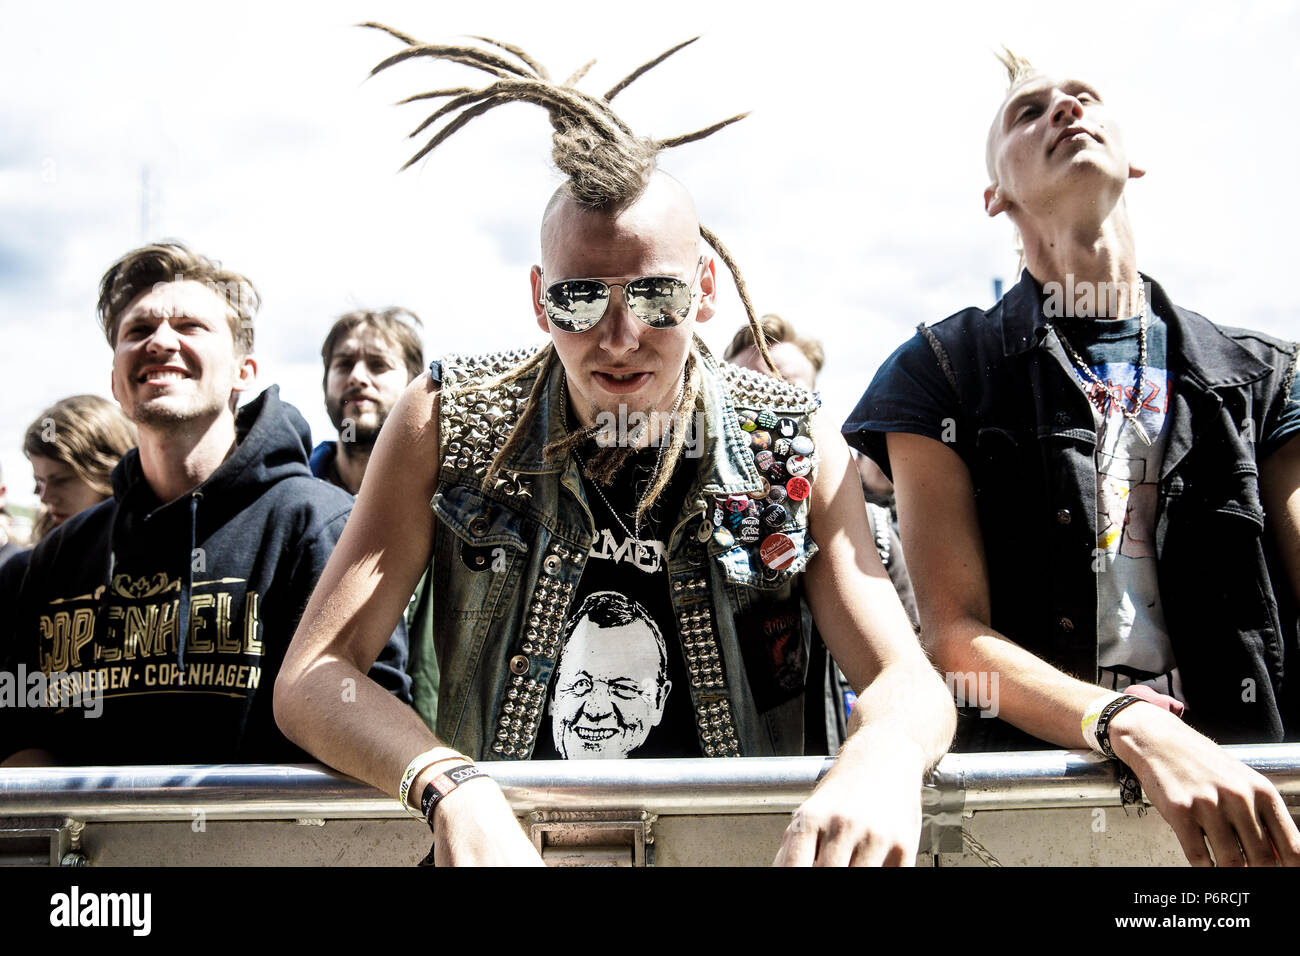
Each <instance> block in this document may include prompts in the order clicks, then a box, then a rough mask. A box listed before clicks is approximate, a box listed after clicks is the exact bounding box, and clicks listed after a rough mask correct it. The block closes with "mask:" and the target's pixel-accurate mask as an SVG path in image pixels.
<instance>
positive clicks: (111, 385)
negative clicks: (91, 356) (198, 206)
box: [108, 368, 122, 406]
mask: <svg viewBox="0 0 1300 956" xmlns="http://www.w3.org/2000/svg"><path fill="white" fill-rule="evenodd" d="M108 391H109V393H110V394H111V395H112V396H113V401H115V402H117V404H118V405H119V406H121V404H122V396H121V395H118V394H117V370H116V369H114V368H110V369H109V370H108Z"/></svg>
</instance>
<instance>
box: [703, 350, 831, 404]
mask: <svg viewBox="0 0 1300 956" xmlns="http://www.w3.org/2000/svg"><path fill="white" fill-rule="evenodd" d="M718 372H719V374H720V376H721V378H722V381H723V384H724V385H725V386H726V388H727V392H728V393H729V394H730V396H731V401H732V404H733V405H735V406H736V407H737V408H755V409H761V408H771V409H772V410H774V411H790V412H805V413H807V412H813V411H816V410H817V409H818V408H819V407H821V403H822V402H821V399H820V398H819V397H818V395H817V393H816V392H810V391H808V389H806V388H804V387H803V386H802V385H796V384H794V383H793V382H785V381H781V380H779V379H775V378H773V377H772V376H770V375H764V374H763V373H762V372H755V371H753V370H752V369H747V368H741V367H740V366H739V365H732V364H731V363H730V362H719V363H718Z"/></svg>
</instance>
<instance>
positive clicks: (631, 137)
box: [361, 22, 781, 517]
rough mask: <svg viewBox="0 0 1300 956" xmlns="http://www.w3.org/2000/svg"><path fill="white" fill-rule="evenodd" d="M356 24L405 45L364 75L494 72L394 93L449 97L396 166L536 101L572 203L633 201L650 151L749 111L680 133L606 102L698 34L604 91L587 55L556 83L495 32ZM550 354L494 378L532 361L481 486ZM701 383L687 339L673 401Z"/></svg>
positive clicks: (738, 281)
mask: <svg viewBox="0 0 1300 956" xmlns="http://www.w3.org/2000/svg"><path fill="white" fill-rule="evenodd" d="M361 26H363V27H369V28H371V29H375V30H382V31H383V32H385V33H387V34H389V35H390V36H392V37H394V38H396V39H397V40H399V41H401V42H402V43H403V44H405V48H404V49H402V50H400V51H398V52H397V53H395V54H393V55H392V56H390V57H388V58H387V59H385V60H383V61H382V62H381V63H379V64H378V65H377V66H376V67H375V68H374V69H373V70H371V71H370V75H371V76H374V75H375V74H377V73H380V72H381V71H383V70H386V69H388V68H389V67H391V66H394V65H396V64H398V63H401V62H404V61H406V60H409V59H412V58H415V57H431V58H434V59H441V60H450V61H452V62H454V63H460V64H463V65H465V66H469V67H473V68H474V69H477V70H480V71H482V72H484V73H488V74H490V75H491V76H492V77H493V80H492V81H491V82H489V83H488V84H486V85H484V86H481V87H469V86H459V87H448V88H444V89H437V90H429V91H427V92H424V93H417V94H415V95H414V96H408V97H406V98H405V99H403V100H401V101H399V102H400V103H411V102H416V101H421V100H437V99H445V100H446V102H445V103H443V104H442V105H441V106H440V107H438V108H437V109H436V110H434V111H433V112H432V113H430V114H429V115H428V116H427V117H426V118H425V120H424V121H423V122H422V123H420V125H419V126H417V127H416V128H415V129H414V130H413V131H412V132H411V134H410V135H411V136H412V137H415V136H418V135H420V134H421V133H424V132H425V131H426V130H430V129H431V128H436V131H434V132H432V133H431V134H430V135H429V138H428V141H427V142H425V144H424V145H423V146H421V147H420V149H419V150H417V151H416V153H415V154H414V155H413V156H412V157H411V158H410V159H408V160H407V161H406V163H405V164H404V165H403V166H402V168H403V169H406V168H407V167H408V166H410V165H412V164H413V163H415V162H418V161H419V160H420V159H422V158H423V157H424V156H426V155H427V154H428V153H429V152H431V151H432V150H434V149H436V148H437V147H438V146H439V145H440V144H441V143H443V142H444V141H446V139H447V138H448V137H449V136H451V135H452V134H453V133H455V132H456V131H457V130H459V129H461V128H462V127H464V126H465V125H466V124H467V123H469V122H470V121H471V120H472V119H474V118H475V117H478V116H482V115H483V114H484V113H486V112H488V111H489V110H491V109H493V108H494V107H497V106H502V105H504V104H506V103H516V102H524V103H534V104H536V105H538V106H540V107H542V108H543V109H545V110H546V111H547V114H548V115H549V117H550V121H551V126H552V128H553V130H554V132H553V134H552V151H551V157H552V159H553V160H554V162H555V165H556V167H557V168H558V169H559V170H560V172H562V173H564V175H565V176H566V177H567V179H566V181H565V185H564V188H565V189H566V191H567V192H568V194H569V196H570V197H571V198H572V199H574V200H575V201H576V202H578V203H579V204H581V205H583V206H586V207H589V208H592V209H597V210H617V209H620V208H623V207H626V206H628V205H630V204H631V203H633V202H635V201H636V200H637V199H638V198H639V197H640V196H641V194H642V193H643V192H644V191H645V189H646V186H647V185H648V184H649V182H650V178H651V176H652V175H653V174H654V172H655V168H656V157H657V155H658V154H659V152H660V151H661V150H664V149H670V148H672V147H674V146H680V145H682V144H684V143H690V142H694V141H695V140H699V139H703V138H704V137H706V136H710V135H712V134H713V133H716V132H717V131H718V130H720V129H723V128H725V127H727V126H730V125H731V124H732V123H735V122H738V121H739V120H742V119H744V118H745V117H746V116H747V115H748V113H740V114H738V115H736V116H732V117H729V118H728V119H724V120H722V121H720V122H717V123H714V124H713V125H711V126H706V127H704V128H703V129H698V130H695V131H694V132H691V133H685V134H682V135H680V136H673V137H670V138H667V139H648V138H644V137H638V136H636V135H635V134H634V133H633V132H632V130H631V129H630V128H629V127H628V126H627V124H625V123H624V122H623V121H622V120H621V119H620V118H619V117H618V115H617V114H616V113H615V112H614V111H613V109H612V108H611V106H610V101H611V100H613V99H614V97H615V96H617V95H618V94H619V93H620V92H622V91H623V90H624V89H626V88H627V86H628V85H629V84H631V83H632V82H633V81H634V80H636V79H637V78H638V77H640V76H641V75H642V74H644V73H646V72H647V71H649V70H651V69H653V68H654V67H656V66H658V65H659V64H660V63H662V62H663V61H664V60H666V59H668V57H670V56H672V55H673V54H674V53H676V52H678V51H679V50H681V49H683V48H684V47H687V46H689V45H690V44H692V43H694V42H695V41H696V40H698V39H699V37H692V38H691V39H689V40H686V41H684V42H682V43H679V44H677V45H676V46H673V47H671V48H669V49H668V50H665V51H664V52H663V53H661V54H659V55H658V56H657V57H655V58H654V59H652V60H650V61H648V62H646V63H643V64H642V65H641V66H639V67H637V68H636V69H635V70H633V71H632V72H631V73H629V74H628V75H627V76H626V77H624V78H623V79H622V80H620V81H619V82H618V83H616V84H614V86H612V87H611V88H610V89H609V90H608V91H606V93H605V94H604V95H603V96H592V95H590V94H587V93H584V92H582V91H580V90H578V89H576V86H575V85H576V83H577V82H578V80H580V79H581V78H582V77H583V76H585V75H586V73H587V71H588V70H589V69H590V68H591V66H592V64H593V63H595V61H594V60H592V61H590V62H588V63H586V64H585V65H584V66H582V67H581V68H580V69H578V70H577V71H576V72H575V73H574V74H572V75H571V76H570V77H569V78H568V79H566V80H565V81H564V82H563V83H557V82H555V81H553V80H552V79H551V77H550V73H549V72H548V71H547V70H546V68H545V67H543V66H542V65H541V64H540V63H539V62H537V61H536V60H534V59H533V58H532V57H530V56H529V55H528V54H527V53H525V52H524V51H523V50H522V49H520V48H519V47H517V46H513V45H511V44H508V43H503V42H501V41H499V40H493V39H490V38H488V37H472V39H474V40H478V41H479V42H480V43H483V44H486V45H487V46H489V47H492V48H494V49H481V48H479V47H476V46H473V45H444V44H429V43H421V42H420V41H418V40H416V39H415V38H414V37H411V36H409V35H407V34H405V33H402V32H401V31H398V30H394V29H393V28H391V27H388V26H385V25H383V24H381V23H373V22H371V23H363V24H361ZM496 51H502V52H496ZM503 54H504V55H503ZM439 124H441V125H439ZM700 235H701V237H702V238H703V239H704V241H705V242H706V243H708V244H709V246H711V247H712V248H713V250H714V251H715V252H716V253H717V254H718V257H719V258H720V259H721V260H722V261H723V263H724V264H725V265H726V266H727V269H728V270H729V271H730V272H731V276H732V279H733V281H734V282H735V285H736V291H737V292H738V293H739V295H740V301H741V303H742V304H743V305H744V307H745V315H746V318H747V319H748V322H749V328H750V332H751V334H752V335H753V338H754V346H755V348H756V349H757V350H758V353H759V354H760V355H761V356H762V357H763V361H764V363H765V364H766V365H767V367H768V368H769V369H771V371H772V373H773V374H774V375H775V376H776V377H777V378H780V377H781V375H780V372H779V371H777V368H776V365H775V363H774V362H773V360H772V356H771V354H770V352H769V351H768V347H767V340H766V337H765V336H764V335H763V330H762V327H761V326H760V325H759V322H758V317H757V315H756V314H755V311H754V306H753V304H752V302H751V301H750V298H749V292H748V290H747V289H746V287H745V280H744V278H743V277H742V276H741V273H740V269H739V267H738V266H737V265H736V262H735V260H734V259H733V258H732V256H731V254H730V253H729V252H728V251H727V249H726V247H725V246H724V245H723V244H722V242H721V241H720V240H719V239H718V237H717V236H716V235H714V234H713V232H712V231H710V230H709V229H707V228H705V227H704V226H703V225H701V226H700ZM697 341H698V340H697ZM557 361H558V357H557V356H556V354H555V348H554V346H553V345H547V346H546V347H545V348H544V349H542V350H541V351H539V352H538V353H537V354H536V355H534V356H533V357H532V358H530V359H529V360H528V361H527V362H524V363H523V364H521V365H519V366H517V367H515V368H513V369H510V370H509V371H507V372H506V373H504V374H503V375H502V376H501V377H500V378H499V379H498V382H499V383H505V382H509V381H514V380H517V379H519V378H521V377H523V376H524V375H526V374H528V373H530V372H532V371H534V370H536V371H537V379H536V381H535V383H534V386H533V393H532V394H531V395H530V396H529V400H528V402H527V403H526V405H525V406H524V410H523V413H522V415H521V416H520V420H519V422H518V423H517V424H516V425H515V427H514V428H513V429H512V430H511V433H510V437H509V439H508V440H507V442H506V444H505V446H503V447H502V448H501V450H500V451H499V452H498V453H497V454H496V455H495V456H494V460H493V462H492V465H491V466H490V467H489V469H488V471H487V475H486V476H485V478H484V483H485V486H486V485H487V484H488V483H490V482H491V481H492V479H494V478H495V477H496V476H497V473H498V472H499V471H500V468H501V463H502V462H504V461H506V460H507V459H508V458H509V456H510V453H511V452H512V451H513V450H514V449H515V447H516V446H517V444H518V443H519V442H520V441H521V440H522V439H523V436H524V435H525V434H526V433H527V432H528V431H529V426H530V424H531V422H532V421H533V418H534V416H535V415H537V414H538V402H537V401H536V399H537V398H538V397H539V396H540V389H542V388H543V387H544V386H545V383H546V381H547V380H548V379H549V377H550V375H551V374H552V372H553V370H554V363H555V362H557ZM699 389H700V373H699V352H698V347H697V345H696V344H695V343H692V346H691V351H690V354H689V356H688V358H687V362H686V365H685V368H684V369H683V384H682V392H681V395H680V397H679V399H678V406H677V409H676V411H678V412H680V411H685V410H693V409H694V408H695V405H696V402H697V401H698V398H699ZM688 417H689V416H686V415H680V414H675V415H672V416H671V419H672V426H671V438H670V444H669V447H668V449H667V453H666V454H665V455H664V456H663V465H662V466H661V467H660V468H659V469H658V473H657V474H656V475H655V476H654V479H653V482H652V485H651V488H650V490H649V492H648V493H647V494H646V495H645V496H644V497H643V499H642V501H641V503H640V506H639V508H638V517H639V516H640V515H641V514H643V513H644V511H645V510H648V509H649V508H650V506H651V505H653V503H654V501H655V499H656V498H657V497H658V495H659V493H660V492H662V490H663V489H664V488H665V487H667V485H668V482H669V480H670V478H671V475H672V471H673V468H674V467H675V465H676V462H677V458H678V456H679V455H680V453H681V450H682V448H683V446H684V443H685V427H684V426H683V425H682V424H681V423H682V422H683V421H684V420H685V419H686V418H688ZM597 431H598V429H597V428H596V426H592V427H590V428H586V429H582V430H579V431H576V432H574V433H572V434H569V435H568V436H566V437H565V438H564V439H562V440H561V441H558V442H554V443H552V444H551V445H549V446H547V448H546V449H545V450H544V451H545V453H546V454H547V455H548V456H549V457H554V456H556V455H559V454H562V453H564V452H566V451H568V450H569V449H571V448H573V447H574V446H576V445H578V444H580V443H581V442H583V441H586V440H587V439H589V438H591V437H593V435H595V434H596V432H597ZM615 452H616V450H615V449H602V452H601V453H599V454H597V455H596V456H594V457H593V459H592V460H591V461H590V462H588V463H587V465H586V472H587V474H588V477H591V478H593V479H594V480H599V481H602V482H603V483H606V484H608V483H609V482H610V481H612V479H613V476H614V474H615V473H616V472H617V470H618V467H619V465H620V464H621V463H622V461H624V460H625V459H626V454H622V455H619V454H617V453H615Z"/></svg>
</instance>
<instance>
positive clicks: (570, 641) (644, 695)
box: [533, 443, 700, 760]
mask: <svg viewBox="0 0 1300 956" xmlns="http://www.w3.org/2000/svg"><path fill="white" fill-rule="evenodd" d="M594 451H595V445H594V443H588V446H587V447H586V448H585V450H583V451H579V458H580V460H582V461H587V460H589V456H590V455H591V454H592V453H593V452H594ZM658 455H659V450H658V449H657V448H647V449H643V450H641V451H638V452H635V453H634V454H633V455H632V456H631V459H630V460H629V461H628V462H627V463H626V464H625V465H624V466H623V467H622V468H621V469H620V470H619V472H618V475H617V476H616V477H615V479H614V482H613V483H612V484H611V485H610V486H609V487H605V486H603V485H597V484H596V483H595V482H593V481H591V480H590V479H588V478H586V477H585V476H584V477H583V479H582V480H583V487H584V490H585V492H586V495H587V503H588V505H589V506H590V508H591V513H592V517H593V518H594V519H595V522H596V540H595V543H594V544H593V545H592V547H591V550H590V552H589V554H588V557H587V564H586V567H585V568H584V569H583V572H582V578H581V580H580V581H579V583H578V589H577V592H576V593H575V595H574V598H573V603H572V604H571V605H570V607H569V615H570V617H569V620H568V621H567V622H566V626H565V630H564V643H563V644H562V646H561V648H560V653H559V657H558V659H557V661H556V670H555V674H554V675H553V676H552V677H551V684H550V692H549V696H548V699H547V705H546V712H545V713H544V715H543V717H542V723H541V727H540V729H539V731H538V735H537V746H536V748H535V750H534V752H533V757H534V759H540V760H555V759H562V760H582V759H610V758H616V757H698V756H699V755H700V745H699V738H698V735H697V734H696V730H695V721H694V716H693V713H692V709H691V700H690V685H689V683H688V680H687V676H686V667H685V664H684V662H683V659H682V651H681V646H680V643H679V641H678V639H677V628H676V626H675V623H674V621H673V609H672V602H671V601H670V599H669V579H668V544H669V542H670V539H671V537H672V531H673V523H674V522H675V521H676V520H677V518H678V516H679V515H680V514H681V510H682V503H683V501H684V499H685V497H686V493H687V492H688V491H689V490H690V484H691V478H692V476H693V472H694V469H693V467H692V465H693V462H692V461H691V460H690V459H687V458H684V459H682V460H681V461H680V462H679V463H678V466H677V469H676V472H675V474H674V476H673V479H672V481H671V482H670V484H669V485H668V487H667V488H666V489H665V490H664V492H663V494H661V495H660V497H659V500H658V501H657V502H656V503H655V505H654V507H653V508H652V509H651V510H650V512H649V514H648V515H646V516H645V517H643V518H642V520H641V527H640V541H639V542H637V541H635V540H634V532H635V530H636V524H635V523H634V521H633V515H634V514H635V511H636V506H637V503H638V502H639V501H640V500H641V496H642V494H643V492H644V490H645V489H646V487H647V486H648V485H649V483H650V481H651V480H652V477H653V473H654V469H655V465H656V461H657V459H658Z"/></svg>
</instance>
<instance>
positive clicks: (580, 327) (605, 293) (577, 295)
mask: <svg viewBox="0 0 1300 956" xmlns="http://www.w3.org/2000/svg"><path fill="white" fill-rule="evenodd" d="M608 303H609V287H608V286H607V285H605V283H603V282H594V281H590V280H587V281H575V282H557V283H555V284H554V285H552V286H550V287H549V288H547V290H546V314H547V315H548V316H550V318H551V321H552V322H554V323H555V324H556V325H558V326H559V327H560V328H562V329H564V330H565V331H568V332H584V331H586V330H587V329H589V328H591V327H592V326H593V325H595V324H596V323H597V322H599V321H600V317H601V316H603V315H604V314H605V306H606V305H607V304H608Z"/></svg>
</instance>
